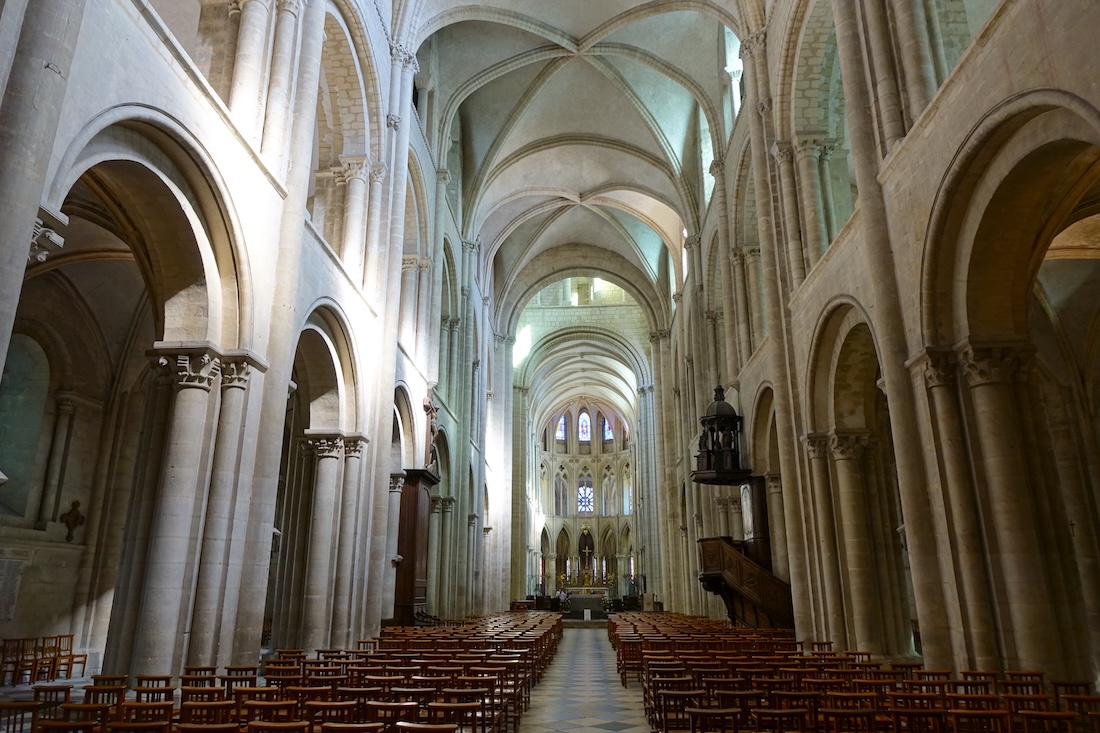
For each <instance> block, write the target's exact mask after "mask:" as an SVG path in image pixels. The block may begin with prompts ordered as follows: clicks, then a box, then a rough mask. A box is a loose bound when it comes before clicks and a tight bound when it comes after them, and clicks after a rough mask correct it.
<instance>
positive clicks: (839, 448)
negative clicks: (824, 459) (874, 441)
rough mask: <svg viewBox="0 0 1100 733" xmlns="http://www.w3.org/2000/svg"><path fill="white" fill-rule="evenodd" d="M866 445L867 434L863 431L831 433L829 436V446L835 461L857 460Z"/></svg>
mask: <svg viewBox="0 0 1100 733" xmlns="http://www.w3.org/2000/svg"><path fill="white" fill-rule="evenodd" d="M866 447H867V436H866V434H864V433H833V434H832V435H830V436H829V448H830V449H831V450H832V454H833V460H836V461H856V460H859V458H860V456H861V455H862V454H863V449H864V448H866Z"/></svg>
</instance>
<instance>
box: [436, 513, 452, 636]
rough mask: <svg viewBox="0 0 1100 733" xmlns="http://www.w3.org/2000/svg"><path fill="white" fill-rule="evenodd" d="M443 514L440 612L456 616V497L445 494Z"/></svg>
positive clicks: (441, 522) (445, 616)
mask: <svg viewBox="0 0 1100 733" xmlns="http://www.w3.org/2000/svg"><path fill="white" fill-rule="evenodd" d="M441 502H442V504H443V510H442V511H443V516H442V517H440V522H439V523H440V527H441V529H442V530H443V542H442V543H441V544H440V550H439V556H440V563H441V565H442V572H441V573H440V574H439V612H440V615H442V616H443V618H454V608H455V603H454V567H455V562H454V508H455V498H454V497H453V496H444V497H443V498H442V499H441Z"/></svg>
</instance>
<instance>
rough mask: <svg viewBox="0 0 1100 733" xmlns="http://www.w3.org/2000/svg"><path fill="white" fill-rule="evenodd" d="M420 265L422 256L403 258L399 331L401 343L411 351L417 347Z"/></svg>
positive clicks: (406, 256)
mask: <svg viewBox="0 0 1100 733" xmlns="http://www.w3.org/2000/svg"><path fill="white" fill-rule="evenodd" d="M419 265H420V258H419V257H417V256H416V255H405V256H404V257H402V258H401V300H400V303H401V305H400V308H401V311H400V312H401V316H400V326H399V327H398V333H399V334H400V339H401V343H403V344H405V348H406V349H408V350H410V351H411V350H412V349H413V348H414V347H415V343H414V339H415V338H416V285H417V278H416V273H417V268H418V267H419Z"/></svg>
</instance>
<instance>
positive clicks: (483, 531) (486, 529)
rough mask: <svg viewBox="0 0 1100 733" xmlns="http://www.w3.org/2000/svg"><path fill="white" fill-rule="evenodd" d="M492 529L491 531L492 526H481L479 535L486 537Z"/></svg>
mask: <svg viewBox="0 0 1100 733" xmlns="http://www.w3.org/2000/svg"><path fill="white" fill-rule="evenodd" d="M492 531H493V528H492V527H482V528H481V535H482V536H483V537H488V536H489V533H490V532H492Z"/></svg>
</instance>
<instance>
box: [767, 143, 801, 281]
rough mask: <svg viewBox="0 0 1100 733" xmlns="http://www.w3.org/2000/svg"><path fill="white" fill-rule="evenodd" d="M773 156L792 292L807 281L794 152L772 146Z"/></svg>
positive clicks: (780, 145) (781, 145) (788, 147)
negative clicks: (777, 176)
mask: <svg viewBox="0 0 1100 733" xmlns="http://www.w3.org/2000/svg"><path fill="white" fill-rule="evenodd" d="M771 153H772V155H773V156H774V157H775V160H776V163H777V164H778V167H779V185H780V190H781V191H782V193H783V198H782V209H783V231H784V232H785V233H786V235H787V244H786V249H787V264H788V266H789V267H790V273H791V291H794V290H797V289H798V286H799V285H801V284H802V281H803V280H805V279H806V260H805V257H804V254H803V252H802V226H801V224H800V223H799V221H798V193H797V191H796V189H795V183H794V151H793V150H791V145H790V143H787V142H777V143H775V144H774V145H772V149H771Z"/></svg>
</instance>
